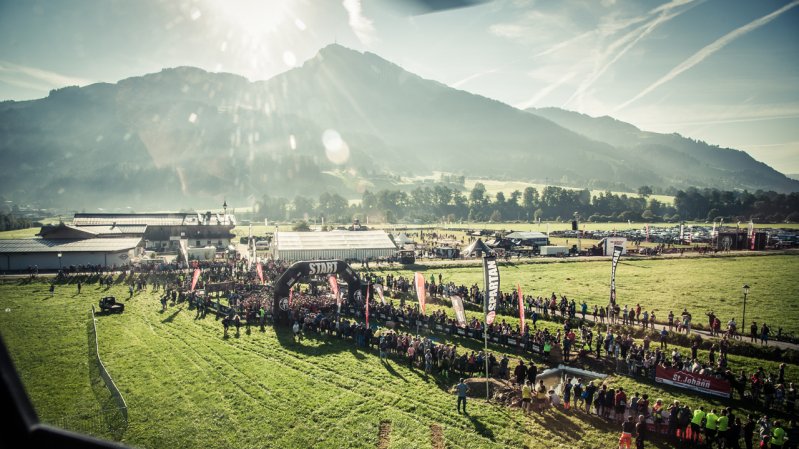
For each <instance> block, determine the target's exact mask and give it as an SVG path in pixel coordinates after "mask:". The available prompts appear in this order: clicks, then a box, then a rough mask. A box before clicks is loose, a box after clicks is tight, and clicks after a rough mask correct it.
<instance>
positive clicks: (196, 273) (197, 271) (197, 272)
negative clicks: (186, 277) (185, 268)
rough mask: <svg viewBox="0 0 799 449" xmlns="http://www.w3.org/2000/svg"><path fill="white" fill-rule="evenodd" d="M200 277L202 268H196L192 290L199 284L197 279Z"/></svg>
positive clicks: (192, 278) (192, 280)
mask: <svg viewBox="0 0 799 449" xmlns="http://www.w3.org/2000/svg"><path fill="white" fill-rule="evenodd" d="M198 279H200V269H199V268H195V269H194V275H193V276H192V277H191V291H194V288H195V287H196V286H197V280H198Z"/></svg>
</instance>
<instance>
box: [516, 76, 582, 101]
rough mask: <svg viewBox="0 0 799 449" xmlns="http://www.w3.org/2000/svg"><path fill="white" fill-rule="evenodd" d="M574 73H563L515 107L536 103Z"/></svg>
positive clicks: (569, 78)
mask: <svg viewBox="0 0 799 449" xmlns="http://www.w3.org/2000/svg"><path fill="white" fill-rule="evenodd" d="M575 75H577V72H568V73H566V74H565V75H563V76H561V77H560V79H558V80H556V81H555V82H554V83H551V84H550V85H548V86H546V87H544V88H543V89H541V90H539V91H538V92H537V93H536V94H535V95H534V96H533V97H532V98H530V99H529V100H527V101H525V102H524V103H520V104H517V105H516V108H517V109H527V108H529V107H531V106H535V105H536V103H538V102H539V101H540V100H541V99H542V98H544V97H546V96H547V95H549V94H550V93H552V91H553V90H555V89H557V88H558V87H560V86H561V85H563V84H564V83H566V82H568V81H569V80H571V79H572V78H574V76H575Z"/></svg>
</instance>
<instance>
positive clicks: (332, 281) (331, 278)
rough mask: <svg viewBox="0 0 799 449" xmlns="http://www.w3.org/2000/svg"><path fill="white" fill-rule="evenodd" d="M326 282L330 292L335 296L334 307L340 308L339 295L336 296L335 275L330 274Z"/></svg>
mask: <svg viewBox="0 0 799 449" xmlns="http://www.w3.org/2000/svg"><path fill="white" fill-rule="evenodd" d="M327 282H328V283H329V284H330V291H332V292H333V294H334V295H335V296H336V305H337V306H341V295H339V294H338V281H337V280H336V275H335V274H331V275H330V276H328V277H327Z"/></svg>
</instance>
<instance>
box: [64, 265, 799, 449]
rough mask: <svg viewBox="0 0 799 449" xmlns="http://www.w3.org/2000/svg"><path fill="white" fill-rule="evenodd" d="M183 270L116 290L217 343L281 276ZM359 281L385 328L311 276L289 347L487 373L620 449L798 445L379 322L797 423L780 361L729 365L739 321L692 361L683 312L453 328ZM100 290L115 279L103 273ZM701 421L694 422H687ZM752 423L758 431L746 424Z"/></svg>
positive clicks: (512, 298)
mask: <svg viewBox="0 0 799 449" xmlns="http://www.w3.org/2000/svg"><path fill="white" fill-rule="evenodd" d="M186 268H187V267H184V266H181V265H178V264H161V265H147V266H144V267H140V268H136V269H129V270H127V271H126V272H125V273H123V274H122V275H120V278H122V277H123V276H126V277H124V282H125V283H126V284H127V285H128V288H129V292H130V294H131V296H132V295H134V294H135V292H139V291H143V290H146V289H147V288H148V287H151V288H152V290H153V291H158V292H161V293H162V294H161V295H160V298H161V307H162V310H166V309H167V308H168V305H169V304H170V303H171V304H176V303H180V302H182V301H187V302H188V304H189V305H190V307H191V308H193V309H195V310H196V314H197V315H196V317H197V318H203V317H205V315H206V313H207V312H208V311H209V310H213V311H214V313H215V314H216V315H217V317H220V318H222V320H221V321H222V326H223V332H224V335H225V336H227V335H228V329H229V328H230V327H235V328H236V334H237V335H238V334H239V332H240V331H239V329H240V327H241V326H250V325H253V324H255V325H260V326H261V328H263V326H264V325H265V323H266V321H267V316H268V314H269V312H270V311H271V308H272V297H273V293H274V292H273V290H272V288H273V284H274V281H275V280H276V279H277V278H278V276H280V274H282V273H283V272H284V271H285V270H286V268H287V265H286V264H284V263H281V262H275V261H267V262H266V263H264V264H263V265H262V273H263V276H264V279H265V281H266V282H263V283H262V282H260V280H259V279H258V278H257V275H256V273H255V270H253V269H252V268H251V267H250V266H249V265H248V264H246V263H245V262H244V261H225V262H199V263H196V262H195V264H194V266H192V267H191V268H190V269H186ZM194 268H199V269H200V270H201V272H202V275H201V276H200V278H199V280H198V281H197V285H195V286H194V288H191V283H192V272H193V269H194ZM76 270H78V268H76ZM95 274H99V275H101V277H105V276H112V275H110V274H103V273H101V272H97V273H95ZM363 277H364V278H365V279H367V280H369V282H370V283H372V284H380V285H382V286H384V288H385V293H386V295H387V296H389V297H392V296H393V297H395V298H397V299H399V304H398V305H397V304H395V301H394V300H392V299H389V300H388V301H385V299H384V298H383V297H382V294H381V295H380V298H379V299H378V298H377V297H375V296H374V295H372V297H371V300H372V302H371V303H370V317H371V319H372V323H374V322H375V321H376V320H377V319H378V317H380V319H382V320H384V322H383V325H384V326H383V327H382V328H381V329H380V330H379V331H377V332H376V331H375V326H367V325H366V323H365V322H364V321H365V320H364V318H365V317H364V304H363V298H360V299H359V301H360V302H359V303H355V304H346V305H345V306H352V308H353V310H355V314H354V316H352V315H351V316H346V315H341V314H339V313H338V312H339V309H338V308H337V307H336V304H337V299H336V297H335V296H334V295H333V294H332V292H331V291H330V289H329V285H328V284H327V282H326V279H321V278H320V279H311V280H309V281H308V283H307V284H305V287H304V288H296V289H295V290H294V291H292V295H291V299H290V301H291V304H289V306H290V315H289V317H290V320H291V322H292V323H293V326H292V330H293V333H294V336H295V339H297V340H299V339H301V338H302V337H303V336H304V335H309V334H317V335H334V336H336V337H338V338H341V339H345V340H349V341H352V342H353V344H354V345H356V346H357V347H359V348H364V349H367V350H369V349H372V348H374V349H375V350H377V351H378V353H379V357H380V359H381V360H387V359H394V360H397V361H398V362H400V363H407V364H408V366H409V367H411V369H419V370H423V372H424V373H425V374H426V375H434V376H437V377H438V378H440V379H441V380H442V382H446V381H448V379H450V378H451V377H453V376H457V377H462V378H463V377H472V376H475V375H481V376H482V375H485V374H486V368H487V370H488V371H487V372H488V373H489V374H490V375H491V377H495V378H500V379H510V380H512V381H513V382H515V383H516V385H517V388H518V394H519V396H520V398H521V402H522V408H523V409H524V411H525V412H529V411H533V410H537V411H539V412H544V411H545V410H546V409H547V408H549V407H551V406H554V407H559V408H562V409H563V411H564V412H566V413H583V412H584V413H588V414H596V415H598V416H601V417H603V418H605V419H608V420H609V421H615V422H616V423H617V425H620V426H622V428H623V433H622V437H621V439H620V447H622V446H627V447H629V444H630V442H631V440H632V438H633V436H635V438H636V441H637V442H640V444H643V441H646V440H647V439H648V438H649V437H650V436H651V435H653V434H657V433H665V434H667V435H669V436H670V437H671V438H675V439H676V440H679V441H681V442H682V444H685V445H687V447H693V446H692V445H694V446H695V445H698V444H700V442H701V444H703V445H705V446H707V447H710V446H713V445H715V446H716V447H724V448H735V447H740V441H739V439H737V438H736V437H738V436H743V440H742V441H743V442H744V444H745V447H752V446H751V445H750V444H749V443H748V441H752V438H751V436H752V435H754V434H755V429H757V430H758V435H760V436H761V439H760V440H761V441H765V442H766V444H770V445H771V447H790V446H788V445H783V444H782V442H784V441H787V442H788V444H795V443H796V442H797V441H798V440H799V439H797V438H795V437H790V438H787V439H786V435H787V434H788V433H790V432H794V434H795V429H796V424H795V423H793V424H792V426H790V427H788V428H787V430H786V428H783V427H782V423H780V422H774V421H772V420H768V419H767V418H760V419H759V420H758V418H755V417H752V416H750V417H749V419H748V420H745V421H742V419H741V418H739V417H736V416H735V415H734V411H733V410H732V409H725V410H718V411H716V410H711V411H708V412H705V411H704V410H702V409H701V407H699V408H696V409H695V410H691V409H689V408H688V407H687V406H686V405H684V404H680V403H679V402H678V401H663V400H660V399H657V400H654V401H650V399H649V398H648V397H647V395H642V396H641V395H638V394H637V393H636V394H635V395H633V396H632V397H630V398H627V396H626V392H624V391H623V390H621V391H620V390H614V389H613V388H611V387H610V386H609V385H607V384H599V383H597V382H595V381H593V382H586V383H583V382H582V380H581V379H565V380H564V382H563V383H562V384H561V387H560V388H557V389H556V388H554V387H555V386H549V387H547V386H545V385H543V384H542V382H541V381H540V380H539V381H538V383H536V380H537V379H536V377H537V373H538V367H537V366H536V365H535V363H534V362H533V360H532V357H530V356H531V355H532V354H533V353H532V352H530V353H529V354H528V360H526V361H525V360H519V363H518V364H517V365H516V367H515V369H513V370H512V369H511V368H510V366H509V365H510V360H509V358H508V356H507V355H503V354H494V353H491V352H483V351H469V350H463V349H462V348H459V347H458V346H456V345H454V344H451V343H447V344H440V343H435V342H434V341H433V340H432V339H431V338H430V337H428V336H422V335H419V334H418V333H417V334H413V333H411V332H402V331H399V328H398V327H396V326H394V327H395V328H394V329H392V328H391V325H390V324H389V323H394V324H395V323H400V322H404V323H410V324H408V329H409V330H410V331H412V330H413V325H414V324H416V323H419V322H422V323H425V324H426V327H427V328H428V329H430V330H433V331H435V330H437V329H438V330H443V332H446V333H447V334H449V335H452V336H454V335H457V334H458V331H459V329H466V330H471V331H474V333H475V334H480V335H482V333H483V330H484V329H485V330H487V332H488V334H489V336H490V337H491V338H492V341H496V342H498V343H500V344H501V345H507V344H508V343H509V341H514V342H516V347H517V348H520V349H522V350H526V351H529V350H530V349H531V348H532V347H536V348H539V350H538V352H535V354H536V355H538V356H543V357H544V360H547V359H548V358H549V356H550V352H551V351H552V349H553V348H558V349H559V351H560V353H561V354H562V357H563V360H564V361H567V362H568V361H570V360H571V358H572V357H577V358H582V359H583V360H588V359H591V360H592V361H594V362H596V361H601V362H602V363H604V364H606V366H609V367H611V369H612V370H614V371H615V372H617V373H622V374H626V375H630V376H633V377H642V378H652V377H654V371H655V367H657V366H659V365H660V366H663V367H667V368H674V369H677V370H682V371H688V372H691V373H696V374H699V375H701V376H714V377H718V378H720V379H724V380H727V381H729V382H730V384H731V385H732V386H733V389H734V391H735V392H736V393H737V394H738V396H739V397H740V398H745V399H746V400H751V401H753V402H752V404H757V405H759V406H761V407H762V408H763V410H765V411H767V412H771V411H779V412H780V413H785V414H787V415H788V416H791V415H795V413H796V396H797V395H796V393H797V392H796V388H795V386H794V384H793V383H792V382H789V381H787V380H786V379H785V364H782V365H781V366H780V369H779V372H775V373H769V372H767V371H765V370H764V369H762V368H760V369H758V370H757V371H755V372H753V373H746V372H745V370H741V369H736V368H735V367H732V366H730V362H729V359H728V357H727V355H728V350H729V341H730V340H731V339H733V338H736V336H735V330H737V324H736V323H735V322H734V320H731V321H730V322H728V323H727V332H725V333H722V332H721V331H720V318H719V317H718V316H717V315H715V313H713V312H712V311H711V312H708V313H707V315H708V329H710V330H711V332H712V333H713V334H714V336H718V337H720V339H719V340H718V342H715V343H714V344H713V345H712V346H711V348H710V350H709V351H708V352H707V355H706V357H705V358H701V357H699V353H698V350H699V346H700V343H701V337H699V336H698V335H696V334H695V338H694V342H693V344H692V346H691V348H690V349H689V351H688V352H685V351H684V350H681V349H680V348H679V347H676V346H673V347H672V348H671V349H669V347H668V336H669V335H670V332H672V330H674V331H676V332H681V331H685V332H686V333H690V332H691V323H692V320H693V317H692V316H691V314H690V313H689V312H688V311H687V310H683V311H682V313H681V314H680V315H679V316H675V315H674V314H673V313H672V312H670V313H669V315H668V317H667V322H666V323H667V324H664V325H663V326H662V329H661V331H660V332H658V333H657V335H659V336H660V337H659V341H658V342H657V343H655V342H652V341H651V339H650V336H649V334H646V335H645V336H644V338H643V339H642V340H636V339H635V338H633V336H632V334H631V333H629V332H627V331H626V330H627V329H629V326H641V327H643V328H651V329H652V330H656V329H655V325H656V321H655V320H656V317H655V313H654V312H648V311H646V310H645V309H643V308H642V307H641V306H640V305H636V306H635V307H629V308H628V307H627V306H624V307H619V306H618V305H615V304H612V305H609V306H607V307H597V306H593V308H589V306H588V305H587V304H586V302H585V301H583V302H582V303H580V304H578V303H577V302H576V301H575V300H574V299H571V300H570V299H568V298H567V297H566V296H564V295H560V296H558V295H556V294H555V293H554V292H553V293H552V295H550V296H548V297H540V296H539V297H524V298H523V303H524V304H525V308H526V311H527V313H528V316H529V317H530V318H531V321H532V323H533V326H527V327H526V328H525V329H524V330H522V329H521V328H520V326H519V325H518V324H514V325H510V324H508V323H507V322H506V321H504V320H502V319H499V320H498V321H495V322H494V323H492V324H491V325H488V326H486V325H485V323H484V322H483V321H481V320H479V319H476V318H472V319H471V320H467V321H466V323H459V322H458V321H457V320H456V319H455V318H453V317H451V316H450V315H449V314H447V313H445V312H444V311H443V310H441V309H436V310H434V311H432V312H431V313H429V314H424V313H422V312H421V310H420V309H419V306H418V304H417V303H416V302H415V301H407V303H406V299H410V298H411V297H412V296H411V295H412V294H413V288H414V287H413V283H412V280H411V279H408V278H405V277H402V276H393V275H391V274H389V275H386V276H385V278H382V277H380V276H376V275H374V274H371V273H366V274H365V275H364V276H363ZM436 281H437V282H436ZM109 282H113V277H111V281H109ZM78 288H80V287H78ZM426 290H427V293H428V294H430V295H431V296H432V297H436V296H443V297H447V296H451V295H458V296H461V297H463V298H464V299H465V300H467V301H469V302H474V303H479V302H482V292H481V291H480V288H479V287H478V286H477V285H476V284H474V285H472V286H471V287H467V286H465V285H456V284H455V283H453V282H449V283H445V282H443V279H442V276H441V275H440V274H439V275H438V277H437V278H436V277H435V276H434V275H431V276H430V278H429V282H426ZM516 295H517V292H516V291H513V292H507V293H503V294H501V296H500V298H501V299H500V301H499V303H498V311H499V312H500V313H503V312H507V313H509V314H512V315H515V314H516V313H517V312H518V297H517V296H516ZM222 299H226V302H227V304H222V302H221V301H222ZM345 309H346V310H344V312H346V313H349V307H345ZM578 314H580V315H581V318H583V320H585V321H583V322H582V325H579V327H576V328H575V327H572V326H573V321H570V320H564V324H563V327H562V329H559V330H557V332H551V331H550V330H549V328H544V329H538V328H537V327H536V326H535V323H536V321H537V320H538V319H539V318H544V319H551V318H553V317H558V316H560V317H563V318H576V317H577V315H578ZM589 314H590V315H592V317H593V320H594V321H595V323H599V324H603V323H604V324H606V325H618V326H617V328H618V329H621V330H620V331H619V330H616V331H614V330H612V329H611V328H610V326H606V331H605V332H604V333H603V332H601V331H600V330H599V327H598V326H590V320H587V319H586V317H587V316H588V315H589ZM625 326H626V327H625ZM763 327H765V328H766V331H765V332H762V329H761V328H758V327H757V326H756V325H755V324H753V330H752V332H751V338H752V340H754V339H755V334H757V337H758V338H759V339H760V340H761V342H762V343H763V344H765V343H767V339H768V334H769V331H768V328H767V326H766V325H765V323H764V324H763ZM667 329H668V330H667ZM730 329H732V332H730ZM755 329H756V330H757V332H755ZM764 340H765V341H764ZM734 372H739V374H734ZM460 390H462V389H459V390H458V391H459V394H458V395H459V396H460ZM464 398H465V397H464ZM460 402H461V401H459V409H460V406H461V405H463V409H464V412H465V399H463V403H462V404H461V403H460ZM700 412H701V413H700ZM700 415H701V419H697V416H700ZM689 418H690V419H689ZM686 420H688V422H687V423H686ZM751 422H755V423H756V425H754V426H751V425H750V423H751ZM697 426H698V427H697ZM747 429H750V430H747ZM786 432H787V433H786ZM747 435H748V436H749V437H750V438H749V439H747Z"/></svg>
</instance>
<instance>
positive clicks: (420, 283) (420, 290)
mask: <svg viewBox="0 0 799 449" xmlns="http://www.w3.org/2000/svg"><path fill="white" fill-rule="evenodd" d="M414 285H415V286H416V297H417V298H419V308H420V309H421V310H422V314H424V300H425V293H427V292H426V291H425V288H424V276H422V273H419V272H418V271H417V272H416V275H415V282H414Z"/></svg>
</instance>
